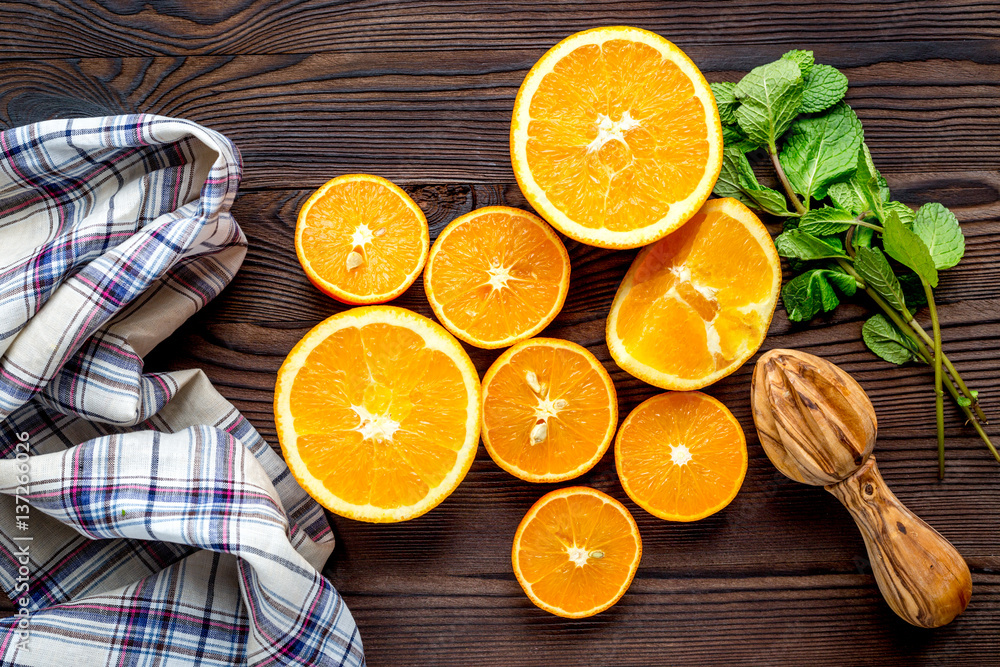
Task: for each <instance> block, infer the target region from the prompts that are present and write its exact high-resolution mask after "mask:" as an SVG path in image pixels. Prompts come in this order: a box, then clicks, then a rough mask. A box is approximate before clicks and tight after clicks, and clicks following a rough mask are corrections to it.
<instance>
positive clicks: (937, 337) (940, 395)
mask: <svg viewBox="0 0 1000 667" xmlns="http://www.w3.org/2000/svg"><path fill="white" fill-rule="evenodd" d="M920 284H921V285H923V286H924V294H925V295H927V307H928V308H929V309H930V312H931V326H932V328H933V330H934V409H935V411H936V412H937V440H938V479H944V392H943V391H942V390H941V384H942V372H941V359H942V357H944V353H942V351H941V323H940V322H939V321H938V315H937V304H935V303H934V290H932V289H931V286H930V284H929V283H928V282H927V281H926V280H924V279H923V278H921V279H920Z"/></svg>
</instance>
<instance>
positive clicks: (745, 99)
mask: <svg viewBox="0 0 1000 667" xmlns="http://www.w3.org/2000/svg"><path fill="white" fill-rule="evenodd" d="M802 86H803V82H802V73H801V72H800V71H799V67H798V65H796V64H795V63H793V62H791V61H790V60H776V61H774V62H773V63H768V64H767V65H761V66H760V67H755V68H753V69H752V70H750V72H749V73H748V74H747V75H746V76H745V77H743V78H742V79H741V80H740V82H739V83H737V84H736V88H735V90H734V95H735V98H736V101H737V102H739V103H740V105H739V106H738V107H736V112H735V115H736V122H738V123H739V125H740V128H742V129H743V131H744V132H746V135H747V137H749V138H750V140H751V141H753V142H754V143H755V144H757V145H758V146H767V147H768V148H769V149H770V150H775V146H776V145H777V142H778V138H779V137H780V136H781V135H783V134H784V133H785V131H786V130H788V126H789V125H791V124H792V121H793V120H795V116H796V114H797V113H798V109H799V103H800V102H801V101H802Z"/></svg>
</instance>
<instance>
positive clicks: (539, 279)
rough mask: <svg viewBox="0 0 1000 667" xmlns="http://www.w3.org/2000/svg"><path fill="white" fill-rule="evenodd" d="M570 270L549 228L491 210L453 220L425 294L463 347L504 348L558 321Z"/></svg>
mask: <svg viewBox="0 0 1000 667" xmlns="http://www.w3.org/2000/svg"><path fill="white" fill-rule="evenodd" d="M569 270H570V264H569V255H568V254H567V253H566V247H565V246H564V245H563V244H562V241H560V240H559V236H558V235H556V233H555V232H554V231H552V228H551V227H549V226H548V225H547V224H545V221H544V220H542V219H540V218H539V217H538V216H536V215H532V214H531V213H528V212H527V211H522V210H520V209H516V208H510V207H507V206H487V207H486V208H481V209H478V210H475V211H472V212H471V213H466V214H465V215H463V216H461V217H459V218H456V219H455V220H453V221H452V222H451V223H450V224H449V225H448V226H447V227H445V228H444V230H443V231H442V232H441V234H440V235H439V236H438V238H437V240H436V241H435V242H434V246H433V247H432V248H431V252H430V257H429V258H428V260H427V270H426V271H425V272H424V291H425V292H426V293H427V300H428V301H429V302H430V304H431V308H433V309H434V314H435V315H437V317H438V319H439V320H441V323H442V324H444V326H445V327H447V328H448V330H449V331H451V332H452V333H453V334H455V335H456V336H458V337H459V338H461V339H462V340H464V341H465V342H466V343H469V344H470V345H475V346H476V347H482V348H497V347H507V346H508V345H513V344H514V343H516V342H518V341H521V340H524V339H526V338H530V337H532V336H534V335H535V334H537V333H538V332H539V331H541V330H542V329H544V328H545V327H546V326H548V324H549V323H550V322H551V321H552V320H553V319H555V317H556V315H558V314H559V311H560V309H562V306H563V303H564V302H565V301H566V293H567V292H568V291H569Z"/></svg>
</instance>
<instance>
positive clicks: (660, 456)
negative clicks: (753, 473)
mask: <svg viewBox="0 0 1000 667" xmlns="http://www.w3.org/2000/svg"><path fill="white" fill-rule="evenodd" d="M615 466H616V467H617V468H618V478H619V479H620V480H621V483H622V487H623V488H624V489H625V493H627V494H628V495H629V498H631V499H632V500H634V501H635V503H636V504H637V505H638V506H639V507H641V508H643V509H644V510H646V511H647V512H649V513H650V514H652V515H653V516H658V517H660V518H661V519H667V520H668V521H697V520H698V519H704V518H705V517H707V516H709V515H711V514H715V513H716V512H718V511H719V510H721V509H722V508H724V507H725V506H726V505H728V504H729V503H731V502H732V500H733V498H735V497H736V494H737V493H738V492H739V490H740V487H741V486H742V485H743V478H744V477H745V476H746V472H747V444H746V437H745V436H744V435H743V429H742V428H741V427H740V423H739V422H738V421H736V418H735V417H733V413H731V412H730V411H729V410H728V409H727V408H726V406H724V405H723V404H722V403H720V402H719V401H717V400H716V399H714V398H712V397H711V396H708V395H706V394H703V393H701V392H698V391H672V392H668V393H666V394H659V395H657V396H654V397H652V398H650V399H649V400H647V401H645V402H644V403H641V404H640V405H639V406H638V407H636V409H635V410H633V411H632V412H631V414H629V416H628V417H626V418H625V421H624V422H623V423H622V427H621V429H620V430H619V431H618V437H617V438H616V440H615Z"/></svg>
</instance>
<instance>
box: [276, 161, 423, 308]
mask: <svg viewBox="0 0 1000 667" xmlns="http://www.w3.org/2000/svg"><path fill="white" fill-rule="evenodd" d="M429 246H430V232H429V231H428V229H427V218H426V217H424V213H423V211H421V210H420V207H419V206H417V204H416V203H415V202H414V201H413V199H411V198H410V196H409V195H407V194H406V193H405V192H403V191H402V190H401V189H400V188H399V187H397V186H396V185H394V184H393V183H390V182H389V181H387V180H385V179H384V178H381V177H379V176H369V175H368V174H346V175H344V176H338V177H337V178H335V179H333V180H331V181H329V182H328V183H326V184H325V185H323V186H322V187H321V188H320V189H319V190H317V191H316V192H314V193H313V195H312V196H311V197H309V199H308V200H306V203H305V204H303V205H302V209H301V210H300V211H299V219H298V223H297V224H296V225H295V252H296V254H297V255H298V257H299V263H300V264H301V265H302V268H303V270H304V271H305V272H306V275H307V276H308V277H309V280H310V281H312V283H313V284H314V285H315V286H316V287H317V288H318V289H319V290H320V291H321V292H324V293H325V294H327V295H328V296H331V297H333V298H334V299H337V300H338V301H342V302H344V303H351V304H373V303H384V302H386V301H390V300H392V299H395V298H396V297H397V296H399V295H400V294H402V293H403V292H404V291H406V289H407V288H408V287H409V286H410V285H412V284H413V281H415V280H416V279H417V276H419V275H420V272H421V271H422V270H423V268H424V263H425V262H426V261H427V252H428V248H429Z"/></svg>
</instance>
